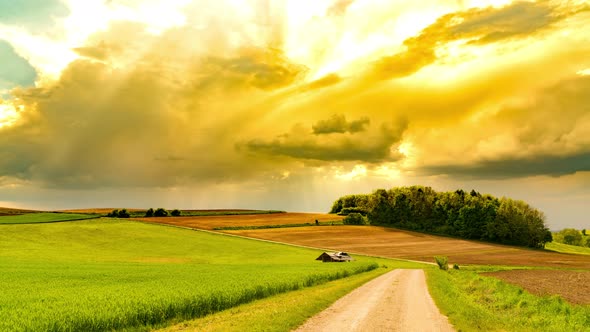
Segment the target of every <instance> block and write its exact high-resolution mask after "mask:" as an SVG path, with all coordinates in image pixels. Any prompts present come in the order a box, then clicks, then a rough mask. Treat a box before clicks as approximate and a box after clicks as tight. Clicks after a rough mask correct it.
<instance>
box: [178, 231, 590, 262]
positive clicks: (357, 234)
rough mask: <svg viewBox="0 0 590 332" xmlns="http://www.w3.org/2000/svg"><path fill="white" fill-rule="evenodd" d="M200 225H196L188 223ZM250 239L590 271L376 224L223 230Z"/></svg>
mask: <svg viewBox="0 0 590 332" xmlns="http://www.w3.org/2000/svg"><path fill="white" fill-rule="evenodd" d="M190 227H196V228H202V227H199V226H198V225H195V226H190ZM224 232H225V233H228V234H236V235H241V236H246V237H252V238H258V239H264V240H271V241H277V242H284V243H292V244H297V245H303V246H310V247H317V248H325V249H332V250H341V251H347V252H353V253H361V254H367V255H375V256H382V257H389V258H403V259H411V260H419V261H425V262H433V256H435V255H442V256H448V257H449V263H451V264H454V263H457V264H478V265H486V264H491V265H510V266H538V267H559V268H577V269H590V257H589V256H583V255H572V254H560V253H553V252H547V251H541V250H530V249H526V248H518V247H511V246H504V245H497V244H490V243H485V242H476V241H467V240H460V239H453V238H447V237H440V236H434V235H427V234H422V233H416V232H409V231H402V230H397V229H393V228H385V227H376V226H333V227H331V226H324V227H298V228H279V229H263V230H239V231H224Z"/></svg>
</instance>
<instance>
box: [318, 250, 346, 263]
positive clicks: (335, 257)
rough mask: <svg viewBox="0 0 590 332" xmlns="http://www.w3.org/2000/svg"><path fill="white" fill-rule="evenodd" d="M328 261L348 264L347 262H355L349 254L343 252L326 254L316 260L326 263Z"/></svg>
mask: <svg viewBox="0 0 590 332" xmlns="http://www.w3.org/2000/svg"><path fill="white" fill-rule="evenodd" d="M326 259H329V260H332V261H334V262H346V261H352V260H353V259H352V257H350V255H349V254H347V253H345V252H343V251H339V252H324V253H322V254H321V255H320V256H319V257H318V258H316V261H326Z"/></svg>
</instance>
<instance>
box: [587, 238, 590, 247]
mask: <svg viewBox="0 0 590 332" xmlns="http://www.w3.org/2000/svg"><path fill="white" fill-rule="evenodd" d="M586 247H588V248H590V237H589V238H587V239H586Z"/></svg>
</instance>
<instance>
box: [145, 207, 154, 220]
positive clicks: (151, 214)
mask: <svg viewBox="0 0 590 332" xmlns="http://www.w3.org/2000/svg"><path fill="white" fill-rule="evenodd" d="M145 216H146V217H148V218H150V217H153V216H154V209H152V208H149V209H148V210H147V211H145Z"/></svg>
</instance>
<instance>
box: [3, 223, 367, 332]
mask: <svg viewBox="0 0 590 332" xmlns="http://www.w3.org/2000/svg"><path fill="white" fill-rule="evenodd" d="M320 253H321V252H320V251H318V250H310V249H302V248H296V247H291V246H286V245H280V244H272V243H266V242H260V241H254V240H247V239H241V238H234V237H228V236H223V235H215V234H209V233H204V232H198V231H191V230H185V229H178V228H173V227H165V226H159V225H150V224H143V223H137V222H132V221H124V220H115V219H96V220H89V221H78V222H73V223H53V224H29V225H12V226H9V225H2V226H0V271H2V273H0V289H1V290H2V293H1V294H0V331H99V330H116V329H118V330H120V329H128V328H133V329H140V330H141V329H148V328H149V327H157V326H164V325H166V323H167V322H168V321H170V320H176V321H179V320H184V319H190V318H195V317H200V316H203V315H205V314H208V313H212V312H217V311H221V310H223V309H226V308H229V307H233V306H236V305H238V304H241V303H246V302H249V301H251V300H254V299H259V298H264V297H267V296H270V295H274V294H278V293H282V292H286V291H290V290H295V289H301V288H304V287H305V286H312V285H316V284H322V283H325V282H327V281H329V280H333V279H338V278H341V277H345V276H349V275H353V274H355V273H358V272H361V271H365V270H370V269H372V268H375V267H376V266H377V264H376V263H374V262H373V260H372V259H368V258H363V257H359V259H358V261H356V262H352V263H344V264H323V263H320V262H317V261H315V258H316V257H317V256H318V255H319V254H320Z"/></svg>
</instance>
